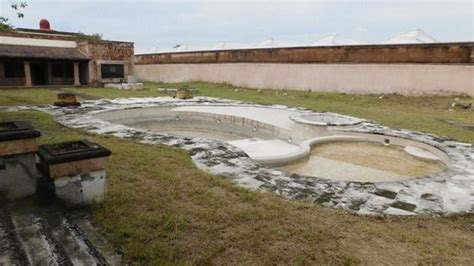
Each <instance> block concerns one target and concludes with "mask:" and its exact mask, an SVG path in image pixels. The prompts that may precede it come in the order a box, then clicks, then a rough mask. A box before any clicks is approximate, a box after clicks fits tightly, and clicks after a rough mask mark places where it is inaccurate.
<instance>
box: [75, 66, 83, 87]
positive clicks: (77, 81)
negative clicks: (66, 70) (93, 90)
mask: <svg viewBox="0 0 474 266" xmlns="http://www.w3.org/2000/svg"><path fill="white" fill-rule="evenodd" d="M74 86H81V81H80V79H79V62H74Z"/></svg>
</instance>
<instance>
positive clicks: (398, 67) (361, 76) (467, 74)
mask: <svg viewBox="0 0 474 266" xmlns="http://www.w3.org/2000/svg"><path fill="white" fill-rule="evenodd" d="M135 75H136V76H137V78H138V80H139V81H158V82H185V81H206V82H215V83H229V84H232V85H235V86H242V87H249V88H261V89H288V90H308V89H311V90H312V91H327V92H329V91H332V92H346V93H354V94H367V93H400V94H404V95H416V94H462V93H464V94H468V95H470V96H474V65H448V64H439V65H436V64H291V63H215V64H153V65H135Z"/></svg>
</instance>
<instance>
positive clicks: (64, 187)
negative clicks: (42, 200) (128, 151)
mask: <svg viewBox="0 0 474 266" xmlns="http://www.w3.org/2000/svg"><path fill="white" fill-rule="evenodd" d="M110 155H111V152H110V150H108V149H106V148H104V147H102V146H100V145H98V144H96V143H92V142H90V141H87V140H80V141H71V142H63V143H58V144H46V145H41V146H40V148H39V151H38V157H39V160H40V162H39V165H40V168H41V170H42V171H43V173H44V174H45V175H47V176H48V177H49V178H50V179H52V182H54V186H55V193H56V196H57V197H58V198H59V199H62V200H64V201H65V202H66V203H67V204H68V205H85V204H91V203H93V202H102V201H103V200H104V199H105V195H106V191H107V182H106V172H105V166H106V159H107V157H108V156H110Z"/></svg>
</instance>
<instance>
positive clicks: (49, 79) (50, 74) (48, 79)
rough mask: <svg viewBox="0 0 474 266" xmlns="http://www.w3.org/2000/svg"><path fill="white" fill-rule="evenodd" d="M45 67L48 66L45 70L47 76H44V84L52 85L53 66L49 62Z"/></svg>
mask: <svg viewBox="0 0 474 266" xmlns="http://www.w3.org/2000/svg"><path fill="white" fill-rule="evenodd" d="M47 66H48V69H47V72H48V75H47V76H46V77H47V79H46V84H48V85H54V84H53V65H52V64H51V62H48V63H47Z"/></svg>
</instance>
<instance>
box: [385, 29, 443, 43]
mask: <svg viewBox="0 0 474 266" xmlns="http://www.w3.org/2000/svg"><path fill="white" fill-rule="evenodd" d="M434 42H438V40H436V39H435V38H433V37H431V36H430V35H428V34H427V33H426V32H424V31H423V30H421V29H415V30H411V31H407V32H405V33H402V34H399V35H397V36H394V37H391V38H389V39H388V40H386V41H384V42H383V43H384V44H403V43H434Z"/></svg>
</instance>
